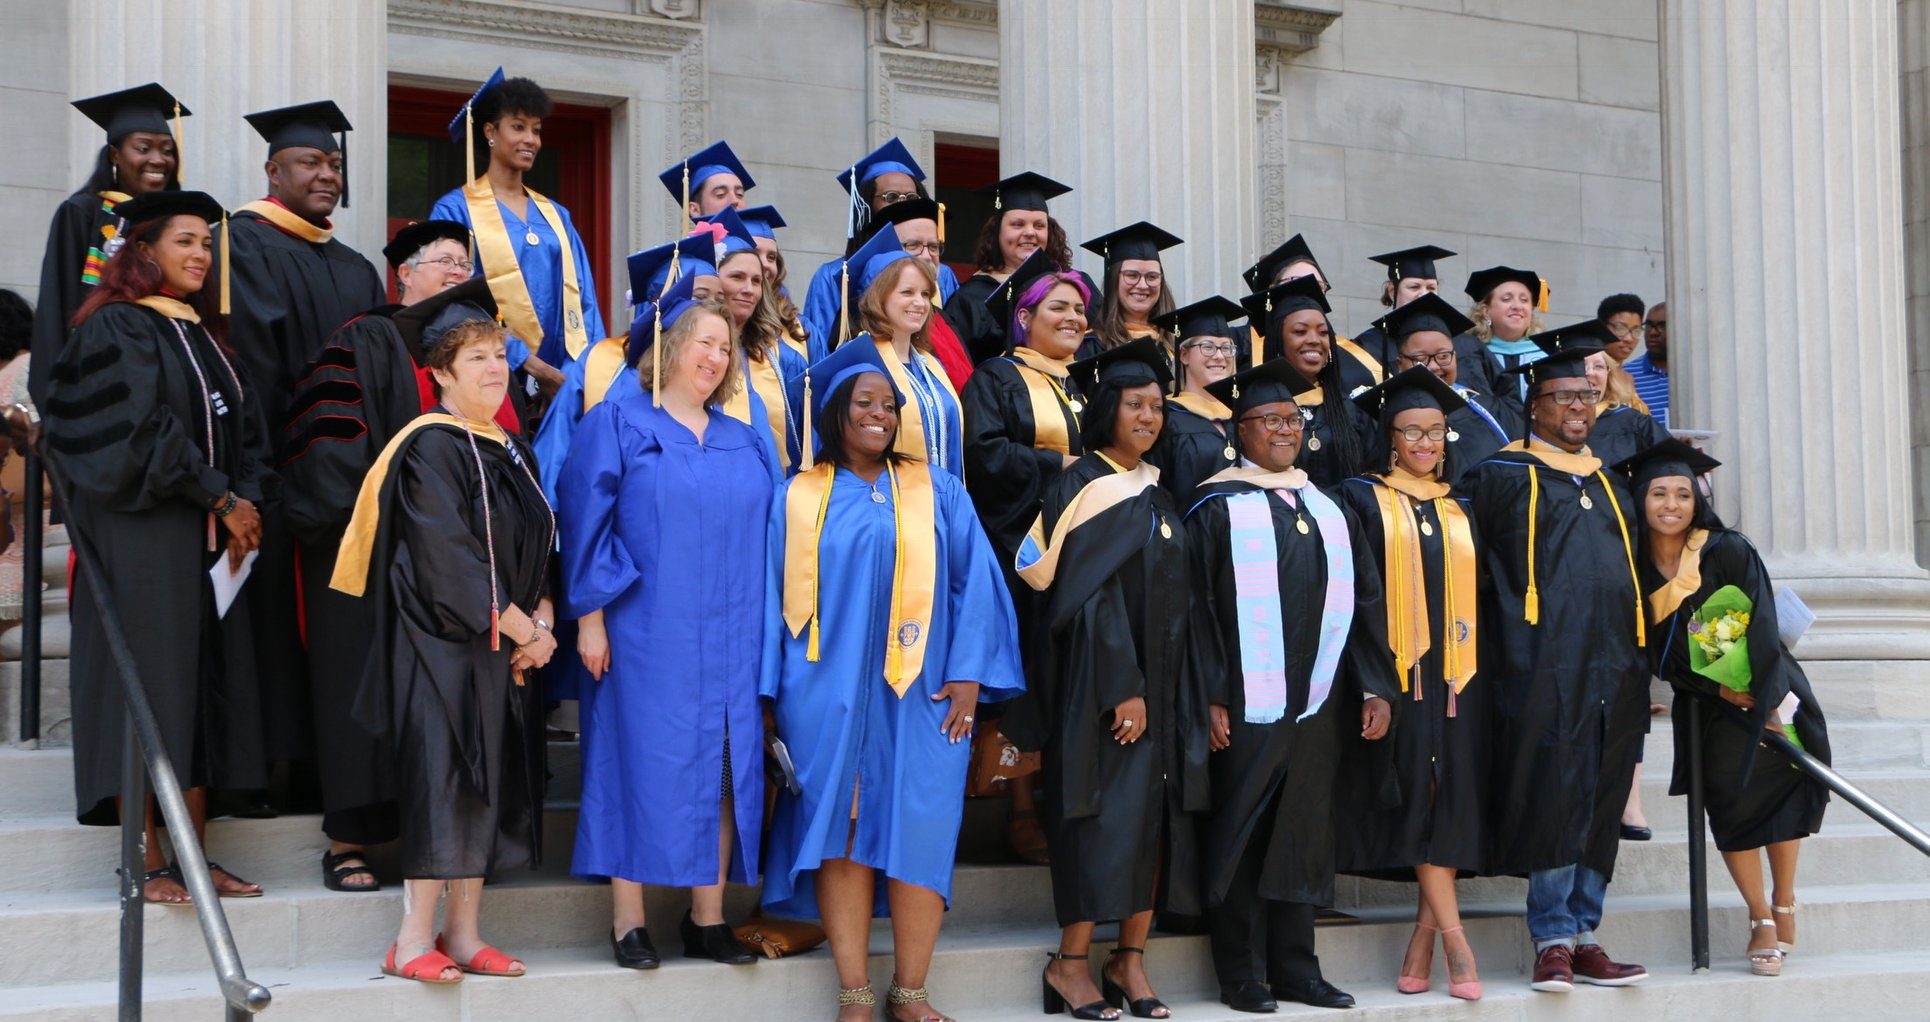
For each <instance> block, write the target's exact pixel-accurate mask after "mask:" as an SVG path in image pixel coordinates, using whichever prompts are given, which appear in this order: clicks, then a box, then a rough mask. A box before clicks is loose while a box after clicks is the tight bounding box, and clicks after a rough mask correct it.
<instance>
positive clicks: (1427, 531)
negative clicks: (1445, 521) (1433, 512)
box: [1421, 519, 1434, 536]
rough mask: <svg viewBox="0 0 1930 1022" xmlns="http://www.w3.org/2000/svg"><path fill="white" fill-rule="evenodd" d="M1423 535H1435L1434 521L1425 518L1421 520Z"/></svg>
mask: <svg viewBox="0 0 1930 1022" xmlns="http://www.w3.org/2000/svg"><path fill="white" fill-rule="evenodd" d="M1421 535H1423V536H1432V535H1434V523H1433V522H1430V521H1427V520H1425V519H1423V520H1422V521H1421Z"/></svg>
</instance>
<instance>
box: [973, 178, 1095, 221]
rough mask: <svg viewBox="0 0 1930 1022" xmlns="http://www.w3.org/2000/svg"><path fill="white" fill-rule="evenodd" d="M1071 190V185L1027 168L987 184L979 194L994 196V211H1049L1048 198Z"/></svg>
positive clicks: (1054, 197)
mask: <svg viewBox="0 0 1930 1022" xmlns="http://www.w3.org/2000/svg"><path fill="white" fill-rule="evenodd" d="M1071 190H1072V186H1071V185H1062V184H1060V183H1059V182H1057V181H1054V180H1052V179H1051V178H1049V177H1046V176H1045V175H1044V174H1034V173H1032V172H1031V171H1029V170H1027V171H1022V172H1020V173H1017V174H1014V175H1012V176H1011V177H1008V178H1006V179H1005V180H1003V181H996V182H993V183H992V184H989V185H986V186H985V187H983V188H980V189H979V190H978V194H980V195H989V196H991V197H992V209H993V211H994V212H1000V213H1002V212H1003V211H1004V210H1008V209H1036V210H1038V211H1039V212H1041V213H1044V212H1048V210H1047V209H1046V207H1045V203H1046V200H1047V199H1056V198H1058V197H1059V196H1061V195H1064V194H1065V193H1067V192H1069V191H1071Z"/></svg>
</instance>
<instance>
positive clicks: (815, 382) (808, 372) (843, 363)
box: [784, 344, 905, 472]
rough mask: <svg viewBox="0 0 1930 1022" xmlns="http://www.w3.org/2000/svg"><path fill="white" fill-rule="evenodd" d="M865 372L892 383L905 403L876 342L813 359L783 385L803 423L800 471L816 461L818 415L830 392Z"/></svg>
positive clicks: (901, 403)
mask: <svg viewBox="0 0 1930 1022" xmlns="http://www.w3.org/2000/svg"><path fill="white" fill-rule="evenodd" d="M863 373H878V374H880V375H882V376H883V377H884V378H885V381H886V382H887V383H890V384H891V393H892V396H893V397H895V398H896V399H897V401H898V407H900V408H903V407H904V405H905V395H904V393H903V392H902V391H900V390H899V389H898V384H897V383H896V382H894V381H892V379H891V370H890V369H889V368H887V367H886V366H885V360H884V356H883V355H880V354H879V353H878V346H877V345H876V344H845V345H841V346H839V347H838V348H836V349H835V350H833V351H832V352H831V354H829V355H826V356H824V357H823V358H821V359H818V360H817V361H816V362H813V363H812V364H811V365H810V367H809V368H807V369H805V370H804V372H803V373H802V374H801V375H799V376H797V377H796V378H794V379H792V380H791V381H789V382H788V383H786V384H785V385H784V392H785V399H786V400H788V401H789V402H790V404H791V408H792V410H793V411H794V412H796V413H797V420H798V421H799V422H800V423H802V424H803V434H802V436H801V437H800V438H799V445H800V451H801V453H802V458H801V459H800V460H799V462H798V471H800V472H808V471H810V470H811V468H812V466H814V465H816V464H817V456H816V451H817V443H818V437H817V417H818V413H820V412H822V411H824V405H825V403H826V402H828V401H830V400H831V395H832V394H835V393H837V390H838V388H839V387H842V386H844V383H845V381H846V380H849V379H851V378H852V377H854V376H858V375H860V374H863Z"/></svg>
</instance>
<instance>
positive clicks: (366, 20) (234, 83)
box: [68, 0, 389, 259]
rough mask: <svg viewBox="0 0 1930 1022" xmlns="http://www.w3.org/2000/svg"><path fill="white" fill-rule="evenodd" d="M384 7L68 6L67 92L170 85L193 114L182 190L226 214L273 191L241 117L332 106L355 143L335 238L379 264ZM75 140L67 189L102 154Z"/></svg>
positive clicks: (107, 1)
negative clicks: (317, 103)
mask: <svg viewBox="0 0 1930 1022" xmlns="http://www.w3.org/2000/svg"><path fill="white" fill-rule="evenodd" d="M387 9H388V5H387V3H386V2H385V0H329V2H327V3H310V4H286V3H274V4H264V3H257V2H253V0H72V8H71V14H70V17H71V29H70V31H69V33H68V38H69V40H71V45H72V47H73V52H72V60H71V61H70V66H71V68H72V70H71V81H70V83H69V85H70V89H71V93H72V95H75V96H91V95H94V94H96V93H101V92H107V91H110V90H113V89H121V88H126V87H128V86H130V85H139V84H141V83H142V82H149V81H158V82H160V83H161V84H163V85H165V86H167V87H168V90H169V91H171V92H173V93H174V94H175V95H176V96H178V97H180V99H181V101H182V102H183V103H185V104H186V105H187V106H188V108H189V109H191V110H193V111H194V116H193V117H190V118H188V119H187V120H186V121H185V123H184V124H183V126H182V129H183V130H182V134H183V135H185V136H186V139H185V141H184V147H183V148H184V150H185V156H186V160H187V164H186V167H185V170H186V175H185V177H184V178H183V182H182V183H183V184H184V185H185V186H186V187H188V188H193V189H197V190H200V191H205V192H207V193H209V194H210V195H213V196H214V197H215V198H216V199H218V200H220V201H221V203H222V204H223V205H225V206H227V207H228V208H230V209H233V208H235V207H237V206H240V205H241V204H242V203H245V202H249V201H252V200H254V199H258V198H260V197H261V196H262V195H263V194H264V193H265V192H266V188H267V177H266V175H265V174H264V173H263V172H262V169H261V167H262V164H263V162H265V160H266V157H267V153H268V150H267V144H266V143H264V142H263V141H262V140H261V136H259V135H257V134H255V132H254V129H252V128H250V127H248V123H247V122H246V121H243V120H242V119H241V118H242V115H243V114H247V113H252V112H254V111H256V110H267V109H272V108H274V107H278V106H291V105H293V104H296V103H307V102H311V101H314V100H319V99H332V100H334V101H335V102H336V104H337V105H338V106H340V107H341V108H342V112H343V113H344V114H346V115H348V119H349V123H351V124H353V125H355V130H354V131H353V132H351V133H350V134H349V139H348V153H349V200H350V202H351V203H353V205H352V206H351V207H350V208H349V209H345V210H341V211H339V212H338V213H337V215H336V217H335V227H336V233H337V235H338V236H339V237H341V239H342V240H343V241H344V242H346V243H348V244H349V245H351V246H353V247H354V248H356V249H357V250H359V251H360V252H362V253H363V254H364V255H369V256H371V257H372V258H377V259H379V258H380V255H379V253H380V250H381V247H382V243H383V239H384V238H385V236H386V235H385V233H384V231H385V228H386V226H387V216H386V211H385V210H384V209H382V204H383V203H382V200H383V198H384V195H385V194H386V192H387V190H388V188H387V174H388V149H389V146H388V141H389V140H388V134H389V117H388V106H389V104H388V86H389V83H388V46H387V42H386V26H387V20H388V14H387ZM76 116H77V115H76ZM72 138H73V142H72V143H71V146H70V150H69V169H70V173H69V174H68V177H69V178H71V179H72V184H70V185H69V186H68V187H70V188H71V187H72V186H73V185H78V184H79V183H80V181H81V179H82V178H84V177H86V176H87V172H88V170H89V169H90V168H91V167H92V166H93V159H94V154H95V153H96V152H97V151H98V150H99V148H100V134H99V133H98V132H96V131H92V130H87V131H79V130H76V131H75V132H74V133H73V135H72Z"/></svg>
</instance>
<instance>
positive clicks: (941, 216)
mask: <svg viewBox="0 0 1930 1022" xmlns="http://www.w3.org/2000/svg"><path fill="white" fill-rule="evenodd" d="M938 247H940V248H944V247H945V204H944V203H942V202H941V203H939V204H938ZM940 261H943V260H942V256H941V260H940Z"/></svg>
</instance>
